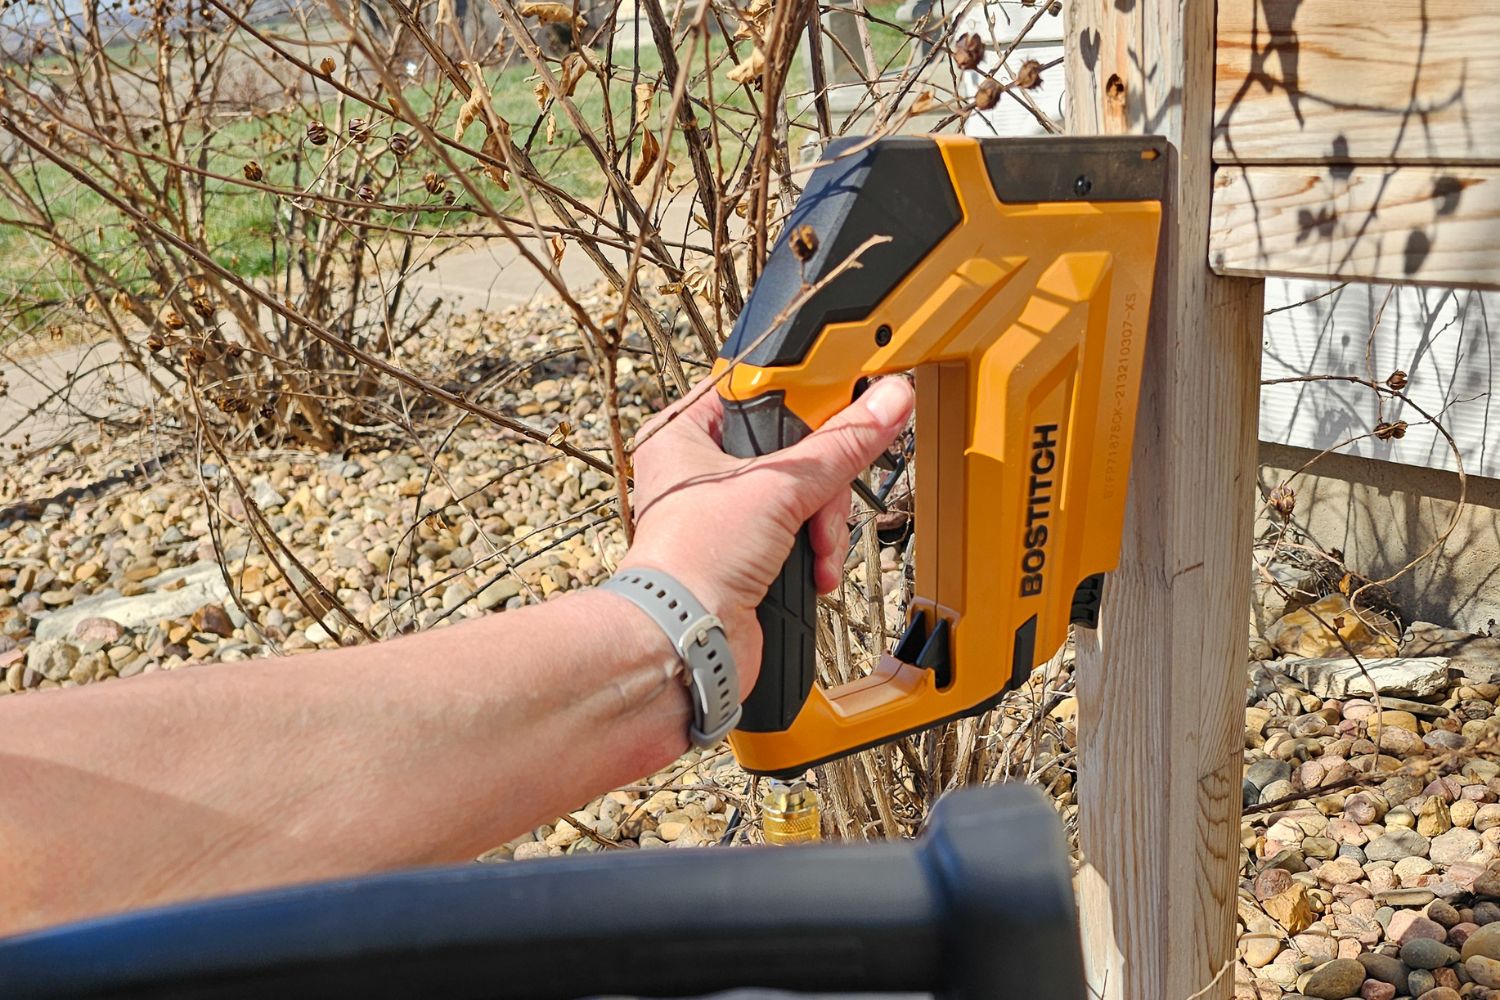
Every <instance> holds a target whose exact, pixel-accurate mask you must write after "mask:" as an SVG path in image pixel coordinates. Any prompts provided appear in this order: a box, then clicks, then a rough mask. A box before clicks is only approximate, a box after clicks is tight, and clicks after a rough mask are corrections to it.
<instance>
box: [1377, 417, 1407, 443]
mask: <svg viewBox="0 0 1500 1000" xmlns="http://www.w3.org/2000/svg"><path fill="white" fill-rule="evenodd" d="M1375 436H1376V437H1378V438H1379V439H1380V440H1382V441H1389V440H1391V439H1392V438H1394V439H1396V440H1398V441H1399V440H1401V439H1402V438H1404V437H1406V421H1405V420H1395V421H1386V420H1382V421H1381V422H1380V423H1378V424H1376V425H1375Z"/></svg>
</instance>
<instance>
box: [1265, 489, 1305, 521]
mask: <svg viewBox="0 0 1500 1000" xmlns="http://www.w3.org/2000/svg"><path fill="white" fill-rule="evenodd" d="M1266 503H1267V505H1268V506H1269V507H1270V508H1271V509H1272V510H1274V511H1275V512H1276V513H1278V514H1280V515H1281V516H1282V517H1283V518H1290V517H1291V516H1292V511H1294V510H1296V509H1297V494H1296V492H1295V491H1293V489H1292V488H1291V487H1290V486H1288V485H1287V484H1286V483H1281V484H1279V485H1278V486H1277V487H1276V488H1275V489H1273V490H1271V495H1270V496H1268V497H1267V498H1266Z"/></svg>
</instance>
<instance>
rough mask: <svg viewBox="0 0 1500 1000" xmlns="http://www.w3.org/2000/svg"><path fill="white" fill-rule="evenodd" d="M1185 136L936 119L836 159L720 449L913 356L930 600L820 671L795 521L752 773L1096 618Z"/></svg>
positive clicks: (764, 278) (745, 441) (784, 266)
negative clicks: (1174, 151)
mask: <svg viewBox="0 0 1500 1000" xmlns="http://www.w3.org/2000/svg"><path fill="white" fill-rule="evenodd" d="M1170 152H1171V150H1170V147H1169V146H1168V144H1167V143H1166V141H1165V140H1164V139H1161V138H1158V137H1151V136H1144V137H1143V136H1119V137H1099V138H1039V139H995V140H976V139H971V138H961V137H938V136H933V137H920V138H919V137H909V138H906V137H903V138H890V139H880V140H859V139H856V140H843V141H840V142H836V143H833V144H831V145H830V146H829V147H828V148H827V150H826V151H825V152H824V153H823V155H822V157H821V160H820V163H819V165H818V166H817V168H816V169H815V170H814V171H813V173H812V175H811V176H810V178H809V180H808V184H807V187H806V189H805V190H804V191H803V194H802V197H801V199H800V200H799V202H798V203H797V206H796V207H795V209H794V210H793V212H792V214H791V216H790V217H789V219H788V220H787V224H786V227H785V229H784V231H783V233H782V236H781V237H780V239H779V241H778V242H777V244H776V245H775V247H774V248H773V250H772V252H771V254H770V255H769V257H768V258H767V261H766V267H765V270H764V272H763V274H762V275H761V277H760V280H759V281H758V282H757V283H756V286H755V289H754V292H753V294H752V295H751V297H750V300H749V302H748V303H747V304H746V306H745V309H744V311H743V312H742V313H741V314H740V316H739V319H738V321H737V323H736V325H735V328H734V331H733V332H732V334H731V335H730V337H729V340H728V341H727V342H726V343H725V344H724V347H723V350H722V353H721V355H720V358H719V361H718V364H717V367H716V369H715V374H716V375H717V376H718V377H719V382H718V391H719V393H720V395H721V396H722V399H723V404H724V409H725V421H724V433H723V446H724V449H725V450H726V451H728V452H730V453H732V454H735V455H741V456H751V455H763V454H767V453H770V452H773V451H776V450H777V449H780V448H785V447H788V446H789V445H791V444H794V443H795V442H797V441H798V440H800V439H801V438H802V437H804V436H805V435H807V434H809V433H810V432H811V431H812V430H814V429H815V428H817V427H818V426H819V425H820V424H822V423H823V421H825V420H827V419H828V418H829V417H831V416H832V415H833V414H834V413H836V412H838V411H839V410H840V409H841V408H842V407H844V406H846V405H847V404H848V403H849V402H850V400H851V399H852V398H853V397H854V396H855V395H856V394H857V393H858V392H859V391H860V389H861V387H862V386H863V385H865V384H867V381H868V380H869V379H871V378H873V377H875V376H877V375H881V374H885V373H890V372H902V371H908V370H911V371H914V372H915V377H916V390H917V408H916V459H915V465H916V471H915V478H916V520H917V529H916V531H917V535H916V581H915V583H916V586H915V596H914V599H913V600H912V602H911V604H910V606H909V607H908V609H907V620H908V624H907V626H906V629H905V632H904V634H903V635H902V637H901V639H900V641H899V642H898V643H897V644H896V646H895V648H894V650H892V651H891V652H890V653H887V654H886V655H884V656H883V657H882V658H881V660H880V662H879V663H878V664H877V666H876V667H875V669H874V670H873V671H872V672H871V673H870V674H869V675H868V676H866V677H864V678H861V679H859V680H856V681H852V682H849V683H846V684H843V685H841V686H838V687H834V688H830V689H824V688H823V687H821V686H820V685H818V684H817V683H815V680H816V678H815V671H816V660H815V649H814V637H815V627H816V619H815V599H816V593H815V591H814V588H813V575H812V565H813V560H812V554H811V549H810V547H809V545H808V542H807V538H806V532H805V531H804V532H803V535H802V537H800V538H799V539H798V542H797V544H796V546H795V548H794V549H793V552H792V554H791V557H790V558H789V560H788V562H787V564H786V566H785V567H784V568H783V570H782V573H781V576H780V578H779V580H778V581H777V582H776V583H775V585H773V587H772V588H771V591H770V593H769V594H768V595H767V597H766V599H765V602H764V603H763V604H762V605H761V607H760V611H759V619H760V624H761V628H762V631H763V633H764V644H765V645H764V655H763V657H762V665H761V673H760V677H759V680H758V681H757V683H756V685H755V688H754V690H753V691H752V692H751V694H750V696H749V699H748V700H747V701H746V702H745V705H744V714H743V717H742V719H741V722H740V727H739V728H738V729H737V730H736V731H735V732H734V733H733V734H732V735H731V737H730V742H731V745H732V746H733V748H734V752H735V755H736V757H737V758H738V759H739V762H740V764H741V765H742V766H743V767H744V768H745V769H746V770H748V771H752V772H755V773H759V774H767V775H773V776H790V775H795V774H797V773H800V772H802V771H804V770H805V769H806V768H808V767H810V766H812V765H814V764H818V763H821V762H824V761H827V760H830V759H832V758H835V757H839V756H842V755H844V754H848V753H851V752H853V751H855V750H859V749H862V748H865V747H869V746H874V745H877V744H880V743H884V742H886V741H889V740H893V739H896V738H897V737H900V736H902V735H905V734H908V733H912V732H916V731H919V730H922V729H925V728H927V727H930V726H933V725H936V724H938V723H941V722H945V721H948V720H951V719H956V718H960V717H963V716H966V715H973V714H976V713H979V712H981V711H984V710H985V709H987V708H990V707H992V706H993V705H994V704H995V703H996V702H997V701H998V700H999V699H1000V697H1001V696H1002V695H1003V694H1004V693H1005V691H1007V690H1009V689H1011V688H1014V687H1016V686H1017V685H1019V684H1020V683H1022V682H1023V681H1024V680H1025V679H1026V678H1027V677H1028V675H1029V674H1030V673H1031V671H1032V670H1033V669H1034V668H1035V667H1036V666H1037V665H1039V664H1041V663H1043V662H1045V661H1046V660H1047V659H1048V658H1049V657H1050V656H1052V655H1053V653H1055V652H1056V650H1057V649H1058V648H1059V647H1060V646H1061V645H1062V643H1063V642H1064V640H1065V639H1066V636H1067V629H1068V626H1069V624H1070V623H1082V624H1084V625H1088V626H1090V627H1093V626H1094V625H1096V624H1097V616H1098V609H1099V602H1100V597H1101V593H1102V587H1103V578H1102V574H1103V573H1105V572H1106V571H1108V570H1110V569H1113V568H1114V567H1115V565H1116V563H1117V562H1118V559H1119V552H1120V533H1121V527H1122V522H1123V519H1124V509H1125V503H1124V501H1125V489H1126V483H1127V480H1128V479H1129V471H1130V456H1131V444H1132V439H1133V435H1134V428H1135V416H1136V404H1137V400H1138V396H1139V388H1140V380H1141V359H1142V353H1143V350H1144V348H1145V335H1146V326H1147V316H1148V312H1149V309H1150V304H1151V291H1152V282H1153V280H1154V275H1155V263H1156V250H1157V238H1158V233H1159V231H1160V227H1161V215H1162V198H1163V194H1164V191H1165V185H1166V178H1167V169H1168V159H1169V154H1170ZM856 254H858V260H857V261H856V262H855V263H857V265H858V266H857V267H852V266H841V265H845V264H846V263H847V262H849V261H850V259H851V257H852V256H854V255H856Z"/></svg>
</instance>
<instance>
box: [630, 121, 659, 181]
mask: <svg viewBox="0 0 1500 1000" xmlns="http://www.w3.org/2000/svg"><path fill="white" fill-rule="evenodd" d="M659 156H661V144H660V143H658V142H657V141H656V136H654V135H652V134H651V132H650V130H647V131H644V132H642V133H641V160H640V162H639V163H637V164H636V165H635V173H634V174H632V175H631V177H630V183H632V184H640V183H641V182H642V181H644V180H645V179H646V177H647V176H648V175H649V174H650V173H651V168H652V167H654V166H656V160H657V158H658V157H659Z"/></svg>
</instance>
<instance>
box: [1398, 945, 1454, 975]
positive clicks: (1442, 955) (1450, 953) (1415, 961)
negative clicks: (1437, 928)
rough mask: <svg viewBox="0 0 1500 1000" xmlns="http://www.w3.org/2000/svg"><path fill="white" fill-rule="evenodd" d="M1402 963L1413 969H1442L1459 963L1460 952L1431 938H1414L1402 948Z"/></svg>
mask: <svg viewBox="0 0 1500 1000" xmlns="http://www.w3.org/2000/svg"><path fill="white" fill-rule="evenodd" d="M1401 961H1403V962H1405V963H1406V964H1407V965H1409V966H1411V967H1412V968H1413V969H1440V968H1442V967H1443V966H1445V965H1448V964H1450V963H1452V962H1457V961H1458V952H1457V951H1454V950H1453V949H1452V948H1450V947H1448V946H1447V945H1445V944H1443V943H1441V942H1439V941H1434V940H1432V939H1431V938H1414V939H1412V940H1410V941H1408V942H1406V943H1405V944H1403V945H1402V946H1401Z"/></svg>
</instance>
